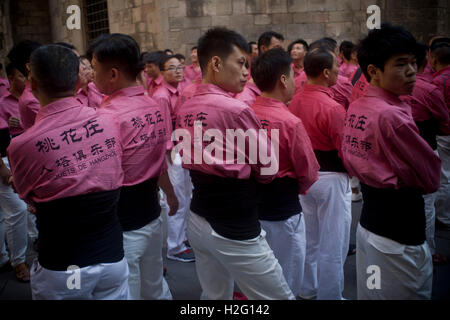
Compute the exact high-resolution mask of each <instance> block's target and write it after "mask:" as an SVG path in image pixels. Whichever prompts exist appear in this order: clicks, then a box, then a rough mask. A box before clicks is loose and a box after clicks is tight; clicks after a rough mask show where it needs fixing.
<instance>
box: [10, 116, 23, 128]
mask: <svg viewBox="0 0 450 320" xmlns="http://www.w3.org/2000/svg"><path fill="white" fill-rule="evenodd" d="M8 124H9V126H10V127H11V128H20V120H19V119H18V118H15V117H10V118H9V119H8Z"/></svg>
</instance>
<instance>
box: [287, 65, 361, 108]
mask: <svg viewBox="0 0 450 320" xmlns="http://www.w3.org/2000/svg"><path fill="white" fill-rule="evenodd" d="M307 82H308V77H307V76H306V73H305V71H304V70H303V71H302V73H301V74H300V76H298V77H297V78H295V94H297V93H299V92H300V91H302V89H303V87H304V86H305V85H306V83H307ZM330 89H331V91H332V93H333V95H332V97H333V99H334V100H335V101H336V102H337V103H339V104H340V105H342V106H343V107H344V108H345V109H347V108H348V106H349V105H350V96H351V95H352V89H353V86H352V83H351V82H350V81H349V80H348V78H346V77H343V76H339V75H338V79H337V82H336V84H335V85H334V86H332V87H330Z"/></svg>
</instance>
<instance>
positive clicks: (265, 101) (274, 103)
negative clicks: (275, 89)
mask: <svg viewBox="0 0 450 320" xmlns="http://www.w3.org/2000/svg"><path fill="white" fill-rule="evenodd" d="M255 104H257V105H258V107H268V108H275V109H283V110H288V109H287V106H286V105H285V104H284V103H283V102H282V101H280V100H277V99H274V98H269V97H263V96H258V97H256V101H255Z"/></svg>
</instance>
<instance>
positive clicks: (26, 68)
mask: <svg viewBox="0 0 450 320" xmlns="http://www.w3.org/2000/svg"><path fill="white" fill-rule="evenodd" d="M25 70H26V71H27V75H28V76H26V78H27V80H30V73H31V68H30V63H29V62H27V63H26V64H25Z"/></svg>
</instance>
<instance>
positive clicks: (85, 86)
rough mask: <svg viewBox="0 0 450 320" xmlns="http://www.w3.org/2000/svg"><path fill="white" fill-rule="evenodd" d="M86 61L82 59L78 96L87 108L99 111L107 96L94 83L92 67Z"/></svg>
mask: <svg viewBox="0 0 450 320" xmlns="http://www.w3.org/2000/svg"><path fill="white" fill-rule="evenodd" d="M84 61H86V60H84V59H82V58H80V71H79V74H78V82H77V95H76V96H77V98H78V99H79V100H80V101H81V102H82V103H83V104H84V105H85V106H88V107H91V108H94V109H97V108H99V107H100V103H101V102H102V100H103V98H104V97H105V95H103V94H101V93H100V91H98V89H97V87H96V86H95V84H94V82H92V79H91V74H92V68H91V67H90V63H89V60H87V62H84ZM88 63H89V65H88Z"/></svg>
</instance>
